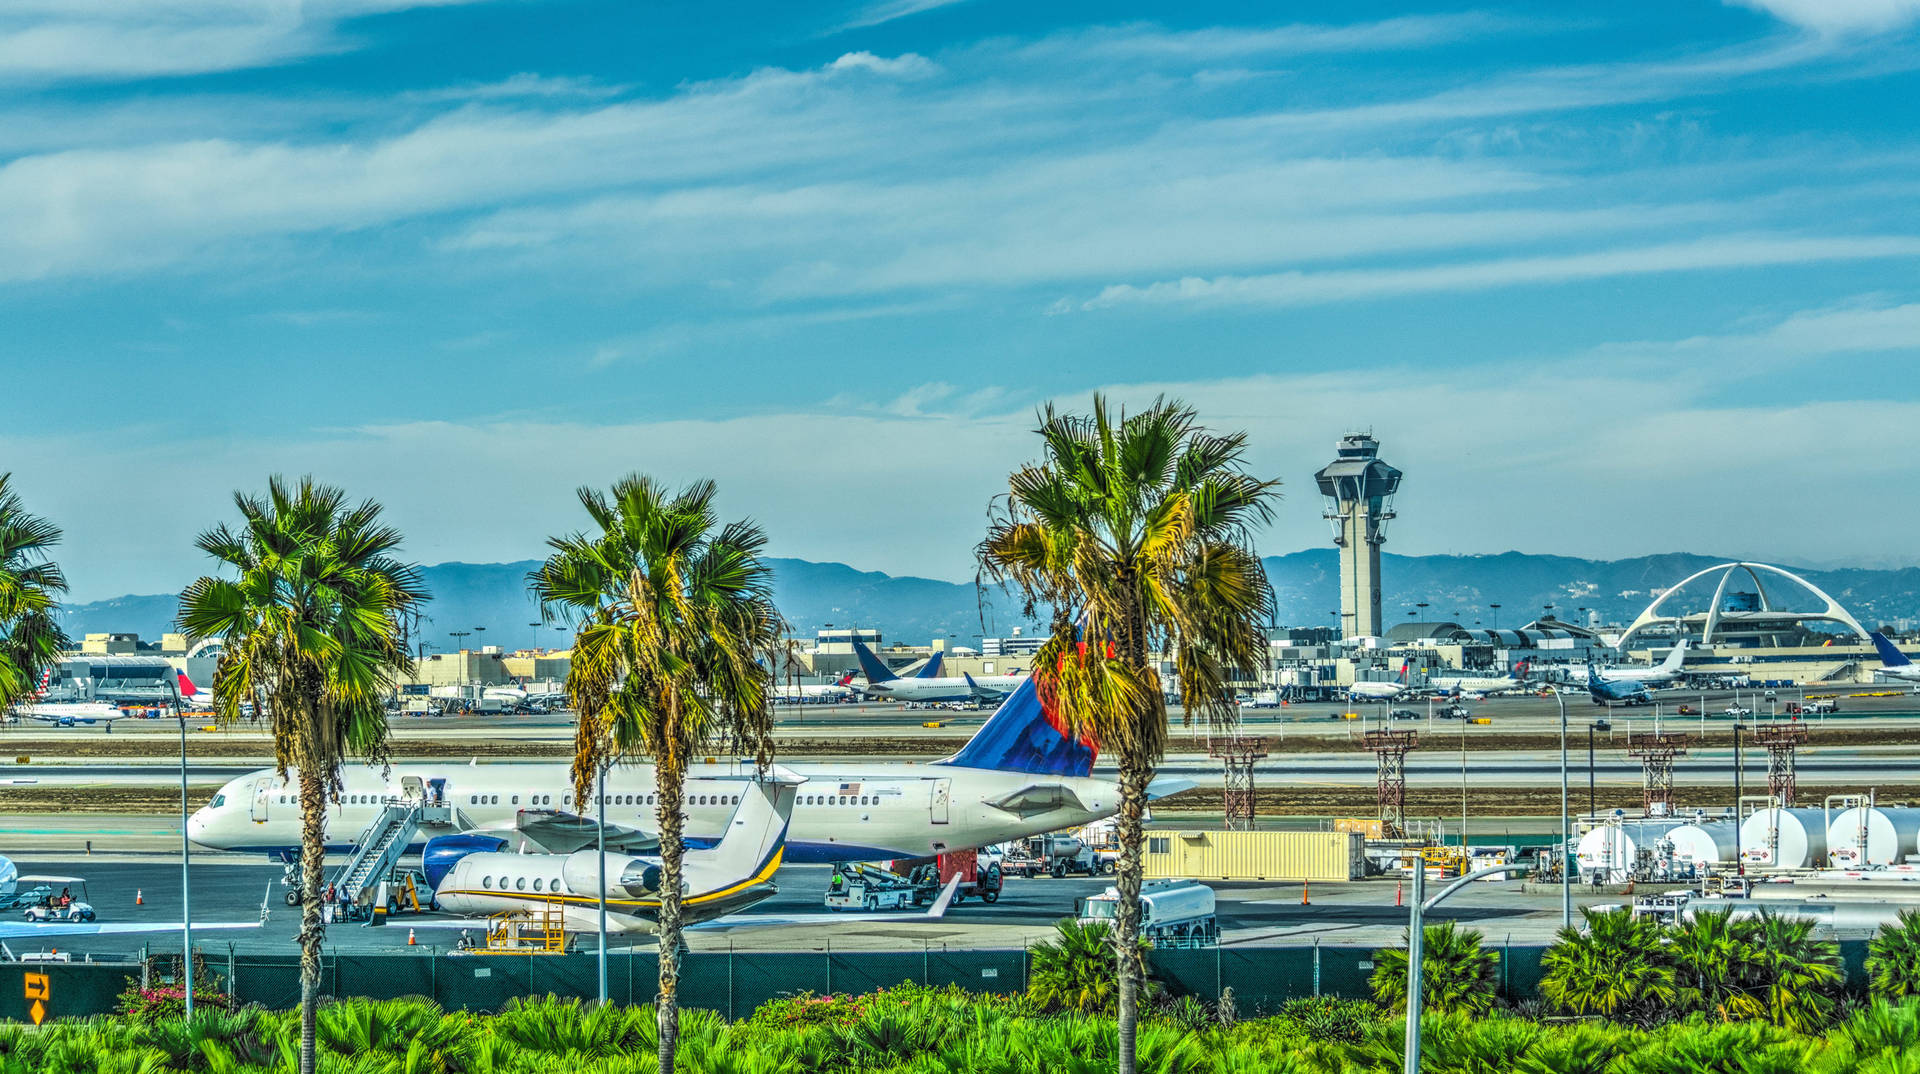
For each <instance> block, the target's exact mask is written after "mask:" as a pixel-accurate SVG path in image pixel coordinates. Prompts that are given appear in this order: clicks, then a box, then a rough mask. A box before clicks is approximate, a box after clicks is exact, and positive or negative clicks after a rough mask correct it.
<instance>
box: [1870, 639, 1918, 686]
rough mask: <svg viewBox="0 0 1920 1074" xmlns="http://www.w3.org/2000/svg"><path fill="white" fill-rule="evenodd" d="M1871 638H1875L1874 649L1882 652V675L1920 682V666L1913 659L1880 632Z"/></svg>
mask: <svg viewBox="0 0 1920 1074" xmlns="http://www.w3.org/2000/svg"><path fill="white" fill-rule="evenodd" d="M1870 636H1871V637H1872V638H1873V647H1874V648H1875V649H1877V650H1879V651H1880V674H1882V675H1886V676H1888V677H1889V678H1895V679H1905V680H1906V681H1908V682H1920V664H1916V663H1914V662H1913V658H1912V657H1910V656H1908V655H1907V654H1905V653H1903V652H1901V651H1900V648H1899V647H1898V646H1896V645H1894V644H1893V642H1891V641H1889V640H1887V636H1886V635H1885V634H1882V633H1880V632H1879V631H1878V630H1876V631H1874V632H1873V633H1872V634H1871V635H1870Z"/></svg>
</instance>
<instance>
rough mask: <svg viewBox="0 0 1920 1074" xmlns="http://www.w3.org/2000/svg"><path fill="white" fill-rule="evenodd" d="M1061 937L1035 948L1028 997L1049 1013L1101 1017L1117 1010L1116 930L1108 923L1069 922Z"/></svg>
mask: <svg viewBox="0 0 1920 1074" xmlns="http://www.w3.org/2000/svg"><path fill="white" fill-rule="evenodd" d="M1054 928H1055V929H1057V930H1058V931H1059V935H1058V936H1057V937H1056V938H1055V939H1052V940H1042V941H1041V942H1039V943H1037V944H1034V945H1033V948H1032V951H1031V954H1032V957H1033V969H1032V973H1031V975H1030V976H1029V978H1028V981H1027V995H1028V996H1029V997H1030V998H1031V999H1032V1000H1033V1001H1034V1002H1035V1003H1038V1004H1040V1006H1041V1007H1043V1008H1045V1009H1047V1010H1069V1011H1080V1012H1081V1013H1083V1014H1099V1013H1102V1012H1106V1011H1111V1010H1113V1003H1114V993H1115V991H1116V985H1117V981H1116V976H1117V973H1116V968H1115V962H1114V946H1113V930H1112V928H1110V927H1109V926H1108V925H1107V923H1106V922H1104V921H1093V922H1087V923H1082V922H1080V921H1078V920H1076V919H1074V918H1065V919H1063V920H1061V921H1060V922H1059V923H1058V924H1056V925H1055V926H1054Z"/></svg>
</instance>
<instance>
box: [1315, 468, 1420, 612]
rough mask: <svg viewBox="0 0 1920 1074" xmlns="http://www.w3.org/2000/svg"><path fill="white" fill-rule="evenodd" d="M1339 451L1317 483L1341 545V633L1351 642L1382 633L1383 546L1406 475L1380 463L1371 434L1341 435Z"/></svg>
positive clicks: (1318, 477) (1318, 474) (1336, 542)
mask: <svg viewBox="0 0 1920 1074" xmlns="http://www.w3.org/2000/svg"><path fill="white" fill-rule="evenodd" d="M1339 452H1340V453H1339V456H1338V457H1337V458H1335V459H1334V460H1333V461H1332V462H1330V463H1328V464H1327V465H1326V466H1325V467H1323V468H1322V469H1321V470H1320V472H1319V473H1317V474H1315V475H1314V479H1315V480H1316V481H1318V482H1319V483H1320V495H1322V496H1324V497H1326V501H1327V511H1326V518H1327V521H1329V522H1331V523H1333V543H1334V544H1336V545H1339V546H1340V629H1341V632H1342V634H1343V635H1344V636H1346V637H1349V638H1352V637H1366V636H1374V635H1380V634H1384V633H1386V624H1384V623H1382V622H1381V621H1380V546H1381V545H1382V544H1384V543H1385V542H1386V539H1387V520H1388V519H1390V518H1392V517H1393V494H1394V493H1395V492H1397V491H1399V489H1400V471H1398V470H1396V469H1394V468H1393V467H1391V466H1388V465H1387V464H1386V463H1384V462H1381V461H1380V459H1379V453H1380V442H1379V441H1378V440H1375V439H1374V438H1373V437H1371V436H1369V435H1367V434H1365V433H1355V434H1352V435H1349V436H1343V437H1341V438H1340V449H1339Z"/></svg>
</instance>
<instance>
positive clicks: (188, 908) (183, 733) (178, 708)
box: [169, 679, 193, 1020]
mask: <svg viewBox="0 0 1920 1074" xmlns="http://www.w3.org/2000/svg"><path fill="white" fill-rule="evenodd" d="M169 689H170V690H172V692H173V715H174V717H175V718H176V719H178V720H179V721H180V964H181V966H182V967H183V969H182V971H181V972H182V974H183V975H184V978H185V980H184V983H185V985H186V998H187V1018H188V1019H189V1020H191V1019H192V1018H193V885H192V884H191V883H189V882H188V879H187V866H188V864H189V863H190V862H191V861H192V860H193V840H192V839H189V838H188V837H187V706H186V703H185V702H183V701H182V700H181V698H180V683H179V680H178V679H175V680H174V682H173V683H172V684H171V686H170V687H169Z"/></svg>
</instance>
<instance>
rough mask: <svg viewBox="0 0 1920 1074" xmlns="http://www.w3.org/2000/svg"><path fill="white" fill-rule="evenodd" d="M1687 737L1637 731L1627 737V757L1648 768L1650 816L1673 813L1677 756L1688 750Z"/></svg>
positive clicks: (1645, 802) (1665, 732)
mask: <svg viewBox="0 0 1920 1074" xmlns="http://www.w3.org/2000/svg"><path fill="white" fill-rule="evenodd" d="M1687 741H1688V739H1687V736H1686V735H1684V734H1680V733H1679V732H1676V731H1661V732H1658V733H1649V732H1643V731H1635V732H1634V733H1633V734H1630V735H1628V736H1627V756H1629V757H1632V758H1634V759H1635V760H1637V761H1639V762H1640V763H1641V764H1642V765H1643V766H1644V767H1645V768H1646V793H1645V795H1644V796H1643V797H1642V799H1641V801H1642V804H1643V805H1644V806H1645V807H1646V811H1647V815H1649V816H1664V815H1669V814H1671V813H1672V812H1673V759H1674V758H1675V757H1679V756H1682V755H1683V754H1685V753H1686V752H1687Z"/></svg>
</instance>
